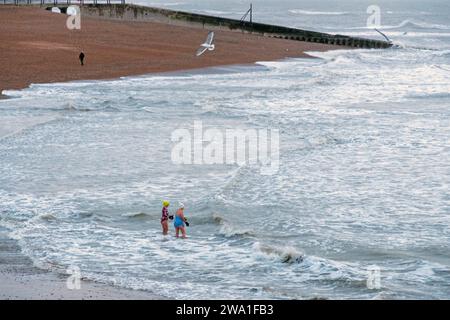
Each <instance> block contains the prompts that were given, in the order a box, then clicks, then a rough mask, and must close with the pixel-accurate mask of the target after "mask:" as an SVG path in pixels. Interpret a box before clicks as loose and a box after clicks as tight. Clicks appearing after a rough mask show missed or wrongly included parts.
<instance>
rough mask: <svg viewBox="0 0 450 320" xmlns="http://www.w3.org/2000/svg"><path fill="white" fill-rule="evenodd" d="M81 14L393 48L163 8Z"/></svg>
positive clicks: (115, 7)
mask: <svg viewBox="0 0 450 320" xmlns="http://www.w3.org/2000/svg"><path fill="white" fill-rule="evenodd" d="M81 13H82V14H84V15H88V16H89V15H94V16H99V17H104V18H107V19H122V20H123V19H125V20H136V21H151V22H162V23H168V24H175V25H185V26H190V27H193V26H194V27H201V28H205V29H208V30H227V31H237V32H246V33H253V34H259V35H261V36H266V37H275V38H282V39H289V40H295V41H306V42H315V43H324V44H331V45H339V46H348V47H354V48H366V49H382V48H389V47H391V46H392V43H390V42H387V41H384V40H374V39H365V38H358V37H350V36H345V35H339V34H328V33H322V32H315V31H310V30H303V29H296V28H289V27H283V26H277V25H270V24H264V23H258V22H249V21H243V20H237V19H229V18H222V17H215V16H209V15H204V14H197V13H190V12H183V11H175V10H168V9H161V8H153V7H144V6H138V5H132V4H124V5H122V4H112V5H100V4H97V5H94V4H90V5H84V6H82V7H81Z"/></svg>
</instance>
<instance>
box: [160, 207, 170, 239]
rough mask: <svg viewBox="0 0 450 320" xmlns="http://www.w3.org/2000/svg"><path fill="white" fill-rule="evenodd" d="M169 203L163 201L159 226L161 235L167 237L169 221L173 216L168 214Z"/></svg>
mask: <svg viewBox="0 0 450 320" xmlns="http://www.w3.org/2000/svg"><path fill="white" fill-rule="evenodd" d="M169 205H170V203H169V201H167V200H164V201H163V208H162V215H161V226H162V230H163V235H167V234H168V233H169V219H170V220H172V219H173V216H171V215H170V214H169V209H167V208H169Z"/></svg>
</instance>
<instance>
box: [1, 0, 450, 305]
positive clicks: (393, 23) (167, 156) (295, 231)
mask: <svg viewBox="0 0 450 320" xmlns="http://www.w3.org/2000/svg"><path fill="white" fill-rule="evenodd" d="M139 3H141V4H147V5H158V6H162V7H164V6H165V7H168V8H171V9H176V10H186V11H193V12H203V13H209V14H215V15H220V16H226V17H232V18H240V17H241V16H242V15H243V14H244V13H245V11H246V9H247V5H248V3H247V2H246V1H236V0H235V1H226V2H225V1H193V0H185V1H180V2H176V1H173V2H166V1H153V0H149V1H144V0H141V1H140V2H139ZM371 4H378V5H379V6H380V9H381V24H382V26H381V27H380V30H382V31H383V32H384V33H386V35H387V36H388V37H390V38H391V39H392V40H393V41H394V43H396V44H398V45H399V47H398V48H393V49H388V50H341V51H333V52H326V53H318V52H312V53H311V55H313V56H315V57H317V58H319V59H288V60H285V61H277V62H264V61H261V62H259V63H257V64H256V65H253V66H231V67H218V68H211V69H208V70H204V71H199V72H189V73H187V72H180V73H170V74H159V75H146V76H141V77H127V78H122V79H117V80H111V81H78V82H71V83H59V84H40V85H31V87H30V88H27V89H24V90H17V91H15V90H9V91H6V92H4V94H6V95H8V96H10V97H11V99H6V100H0V163H1V166H0V224H1V225H3V226H6V227H8V228H9V229H10V230H11V236H12V237H14V238H17V239H19V243H20V245H21V247H22V249H23V251H24V253H25V254H26V255H28V256H29V257H31V258H32V259H33V261H34V262H35V264H36V265H38V266H40V267H42V268H46V269H50V270H54V271H57V272H61V273H63V274H64V273H66V270H67V269H68V268H70V267H73V266H76V267H78V268H80V271H81V274H82V276H84V277H86V278H88V279H91V280H95V281H100V282H104V283H109V284H113V285H116V286H120V287H127V288H133V289H142V290H149V291H152V292H156V293H159V294H162V295H165V296H167V297H171V298H194V299H195V298H219V299H227V298H247V299H257V298H271V299H272V298H273V299H292V298H294V299H309V298H337V299H343V298H357V299H391V298H394V299H405V298H419V299H429V298H449V297H450V295H449V293H450V254H449V252H450V246H449V243H450V230H449V224H450V193H449V183H450V165H449V159H450V143H449V141H450V23H449V21H448V17H449V16H450V7H449V4H448V2H447V1H445V0H439V1H438V0H435V1H378V3H372V1H349V0H346V1H325V2H323V1H321V2H320V4H319V3H317V2H316V1H301V2H300V1H287V0H284V1H275V0H273V1H263V0H261V1H256V0H255V1H253V7H254V12H253V19H254V20H255V21H260V22H267V23H277V24H283V25H286V26H294V27H301V28H307V29H312V30H319V31H326V32H333V33H340V34H348V35H355V36H364V37H371V38H375V39H379V38H380V37H381V36H380V35H379V34H377V33H376V32H374V31H373V30H371V29H369V28H367V27H366V21H367V17H368V13H367V12H366V9H367V7H368V6H369V5H371ZM168 41H170V39H168ZM243 50H245V48H243ZM194 121H197V122H201V123H202V125H203V127H204V129H208V128H212V129H217V130H219V131H224V130H226V129H229V128H234V129H236V128H240V129H255V130H259V129H261V130H264V129H275V130H278V131H279V136H280V138H279V142H280V143H279V168H278V171H277V172H276V173H275V174H272V175H263V174H261V171H260V168H258V167H257V166H250V165H246V164H245V163H244V164H241V165H236V164H214V165H207V164H192V165H182V164H177V163H174V161H173V157H172V150H173V147H174V142H173V141H172V140H171V137H172V134H173V132H174V131H175V130H177V129H187V130H192V129H193V127H194ZM163 199H167V200H169V201H171V206H170V208H169V209H170V210H172V212H173V211H174V210H175V209H176V208H177V205H178V202H179V201H181V202H183V203H184V204H185V206H186V210H185V213H186V216H187V217H188V218H189V220H190V222H191V226H190V227H189V228H188V229H187V231H188V236H189V239H188V240H181V239H175V237H174V236H173V230H172V228H171V230H170V235H169V236H167V237H164V236H162V235H161V230H160V229H161V226H160V222H159V219H160V216H161V201H162V200H163Z"/></svg>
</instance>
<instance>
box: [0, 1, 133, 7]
mask: <svg viewBox="0 0 450 320" xmlns="http://www.w3.org/2000/svg"><path fill="white" fill-rule="evenodd" d="M113 3H120V4H125V0H0V4H14V5H21V4H22V5H23V4H25V5H26V4H40V5H45V4H52V5H55V6H57V5H68V4H78V5H83V4H113Z"/></svg>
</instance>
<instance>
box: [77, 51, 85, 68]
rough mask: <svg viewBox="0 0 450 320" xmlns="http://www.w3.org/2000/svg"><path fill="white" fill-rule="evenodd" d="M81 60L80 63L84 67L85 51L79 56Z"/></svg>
mask: <svg viewBox="0 0 450 320" xmlns="http://www.w3.org/2000/svg"><path fill="white" fill-rule="evenodd" d="M78 58H80V63H81V65H82V66H84V53H83V51H81V52H80V55H79V56H78Z"/></svg>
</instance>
